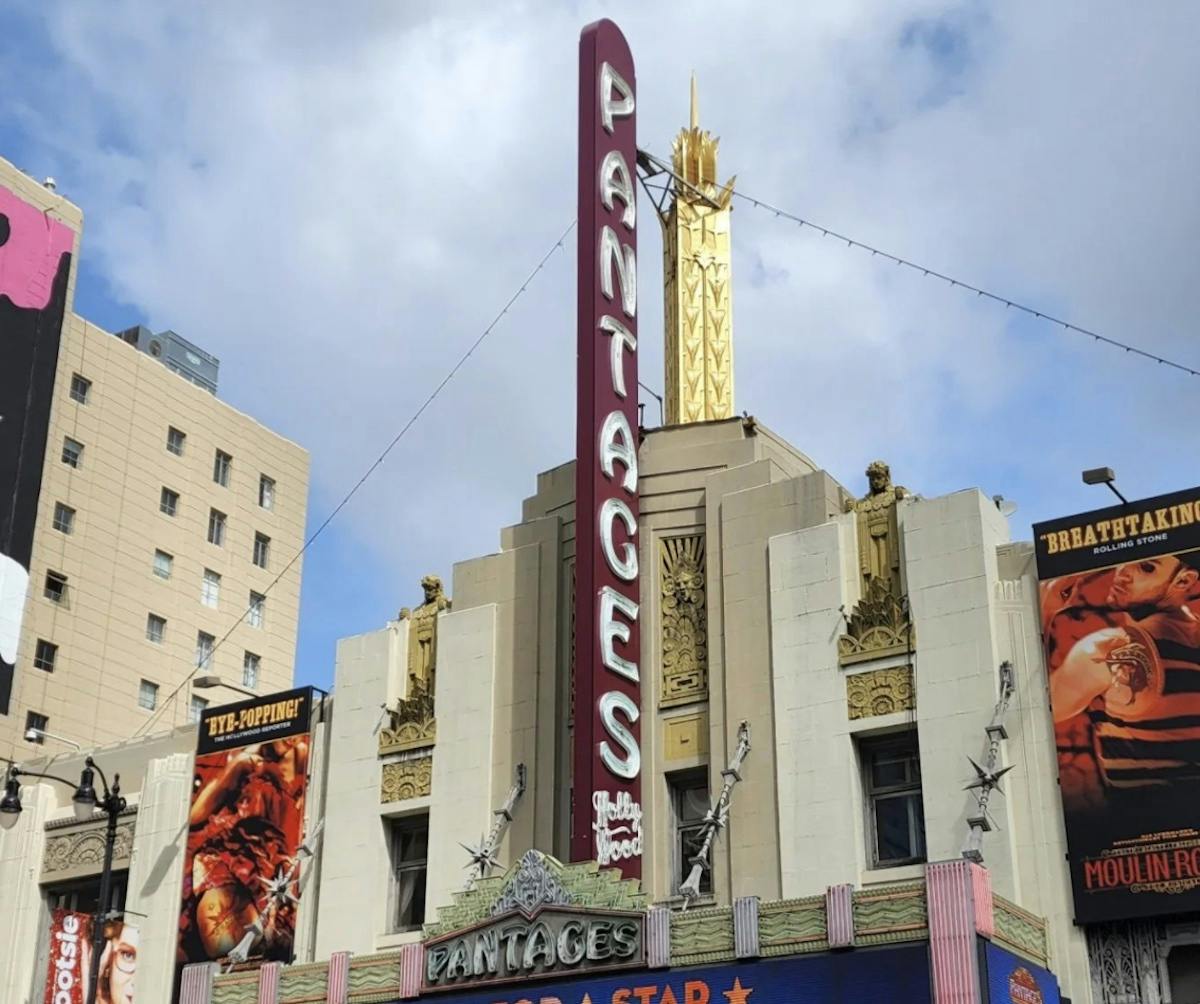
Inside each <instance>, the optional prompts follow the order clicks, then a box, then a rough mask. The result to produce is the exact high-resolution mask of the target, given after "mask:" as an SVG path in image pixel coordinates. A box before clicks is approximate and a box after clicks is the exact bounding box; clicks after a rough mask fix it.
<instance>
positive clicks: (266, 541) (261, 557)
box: [254, 533, 271, 568]
mask: <svg viewBox="0 0 1200 1004" xmlns="http://www.w3.org/2000/svg"><path fill="white" fill-rule="evenodd" d="M270 557H271V538H270V537H268V536H267V535H266V534H265V533H256V534H255V535H254V563H255V564H256V565H258V567H259V568H266V567H267V561H268V560H269V559H270Z"/></svg>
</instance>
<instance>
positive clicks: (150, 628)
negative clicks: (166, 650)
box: [146, 614, 167, 645]
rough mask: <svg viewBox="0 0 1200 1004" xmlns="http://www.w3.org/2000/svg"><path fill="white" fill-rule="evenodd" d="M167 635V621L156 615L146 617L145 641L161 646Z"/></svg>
mask: <svg viewBox="0 0 1200 1004" xmlns="http://www.w3.org/2000/svg"><path fill="white" fill-rule="evenodd" d="M166 634H167V619H166V618H165V617H159V616H158V614H147V615H146V640H147V641H152V642H154V644H155V645H161V644H162V643H163V638H164V637H166Z"/></svg>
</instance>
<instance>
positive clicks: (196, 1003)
mask: <svg viewBox="0 0 1200 1004" xmlns="http://www.w3.org/2000/svg"><path fill="white" fill-rule="evenodd" d="M216 968H217V967H216V963H214V962H193V963H191V964H190V965H186V966H184V967H183V979H182V980H181V981H180V984H179V1004H211V1002H212V985H213V974H214V973H215V972H216Z"/></svg>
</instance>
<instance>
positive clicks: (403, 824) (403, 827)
mask: <svg viewBox="0 0 1200 1004" xmlns="http://www.w3.org/2000/svg"><path fill="white" fill-rule="evenodd" d="M387 825H388V828H389V829H390V831H391V833H390V837H391V854H392V909H391V918H392V928H391V929H392V932H393V933H398V932H400V931H415V930H418V929H419V928H420V927H421V925H422V924H424V923H425V875H426V872H427V871H428V860H429V816H428V815H424V814H422V815H420V816H403V817H401V818H399V819H390V820H388V821H387Z"/></svg>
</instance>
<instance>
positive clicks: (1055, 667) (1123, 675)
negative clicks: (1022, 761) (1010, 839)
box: [1047, 551, 1200, 808]
mask: <svg viewBox="0 0 1200 1004" xmlns="http://www.w3.org/2000/svg"><path fill="white" fill-rule="evenodd" d="M1047 585H1048V586H1052V588H1053V589H1054V590H1056V591H1057V593H1058V597H1059V598H1060V600H1062V601H1063V606H1061V607H1060V609H1059V611H1058V613H1057V614H1056V615H1054V616H1052V617H1051V618H1049V624H1048V628H1049V638H1050V641H1051V645H1050V657H1051V673H1050V698H1051V706H1052V707H1053V709H1054V720H1055V724H1056V727H1057V728H1058V730H1059V735H1060V750H1061V749H1062V747H1063V743H1062V742H1061V739H1062V737H1063V734H1064V729H1065V730H1067V731H1068V734H1069V731H1070V730H1071V729H1072V728H1076V729H1077V728H1078V727H1080V726H1082V727H1083V728H1084V729H1085V730H1086V727H1087V724H1089V723H1090V725H1091V727H1092V733H1093V735H1092V740H1093V741H1092V742H1091V743H1090V744H1089V745H1090V749H1091V753H1092V755H1093V756H1094V758H1095V763H1096V767H1097V768H1098V771H1099V776H1098V778H1096V780H1097V781H1098V783H1100V784H1101V785H1102V786H1103V788H1104V789H1105V791H1106V794H1107V795H1108V797H1110V798H1111V797H1112V796H1113V795H1115V794H1116V793H1117V792H1119V791H1120V790H1122V789H1130V788H1133V789H1142V788H1146V787H1150V786H1156V785H1157V786H1161V785H1166V784H1172V783H1178V782H1182V781H1198V780H1200V551H1191V552H1187V553H1184V554H1166V555H1160V556H1156V557H1148V558H1142V559H1140V560H1138V561H1130V562H1126V563H1125V564H1122V565H1118V566H1116V567H1115V568H1114V569H1111V570H1108V571H1106V572H1102V573H1099V574H1097V573H1094V572H1093V573H1087V574H1084V575H1079V576H1072V577H1070V578H1069V579H1065V580H1064V579H1059V580H1055V581H1054V582H1053V583H1047ZM1100 590H1104V593H1103V598H1102V599H1101V598H1100V596H1099V595H1098V593H1099V591H1100ZM1089 594H1090V597H1089ZM1097 601H1098V602H1097ZM1081 626H1082V627H1083V628H1085V629H1086V631H1083V632H1081ZM1064 653H1065V654H1064ZM1060 660H1061V661H1060ZM1085 712H1086V716H1085V717H1083V718H1082V719H1081V720H1077V719H1078V718H1079V716H1082V715H1084V713H1085ZM1076 741H1077V740H1076ZM1067 752H1068V753H1069V750H1068V751H1067ZM1074 780H1075V781H1076V782H1077V783H1076V784H1075V785H1070V784H1065V785H1064V792H1063V796H1064V799H1070V800H1071V801H1072V802H1074V807H1080V808H1082V807H1084V805H1086V804H1088V803H1093V804H1094V803H1095V802H1096V800H1097V799H1096V797H1095V796H1096V795H1097V794H1098V793H1097V792H1095V791H1094V790H1091V791H1089V790H1088V785H1086V784H1082V783H1078V782H1079V780H1080V779H1079V778H1078V777H1077V778H1075V779H1074Z"/></svg>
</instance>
